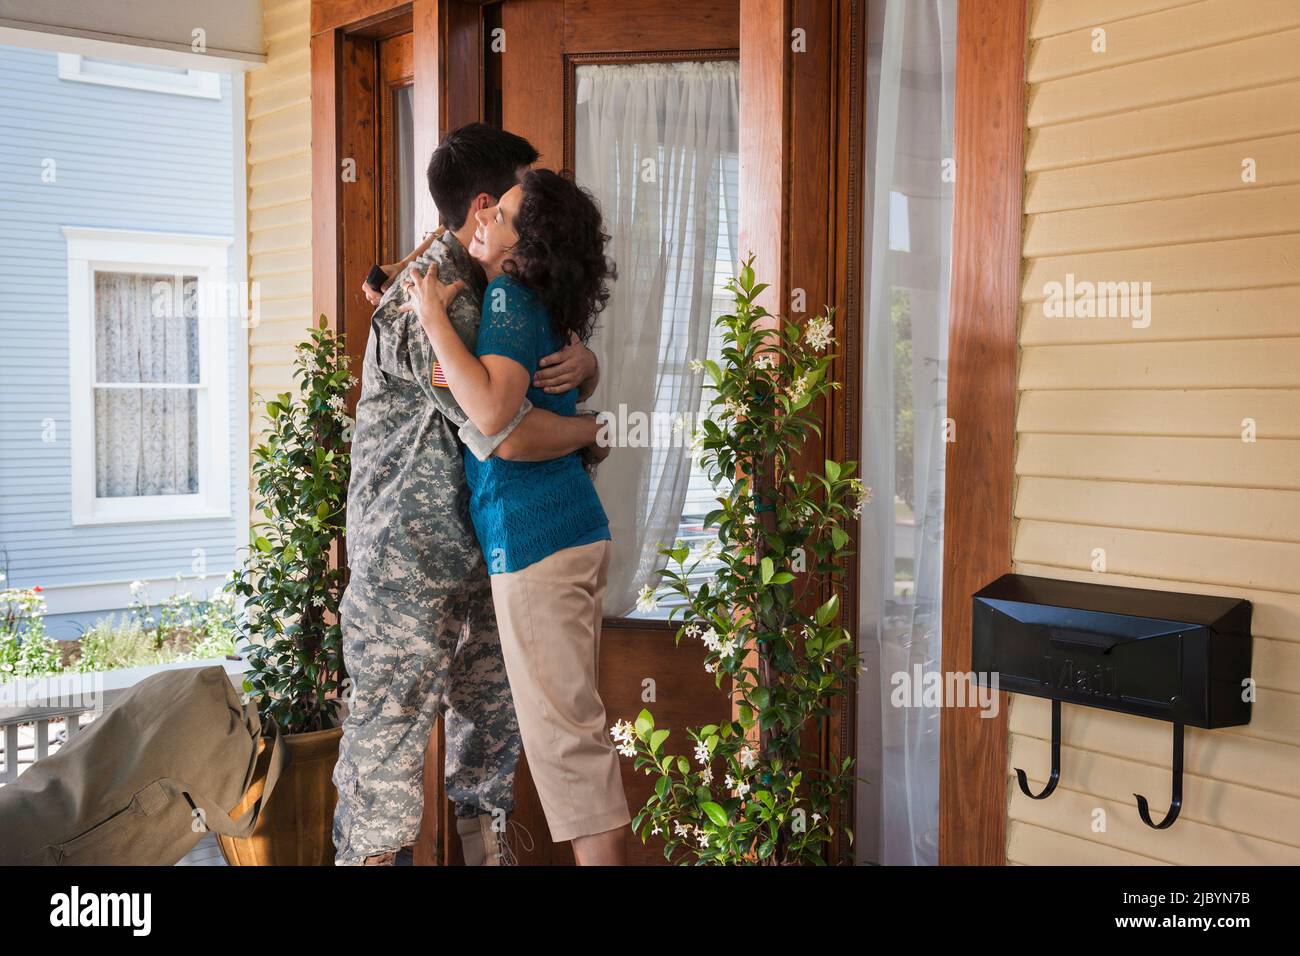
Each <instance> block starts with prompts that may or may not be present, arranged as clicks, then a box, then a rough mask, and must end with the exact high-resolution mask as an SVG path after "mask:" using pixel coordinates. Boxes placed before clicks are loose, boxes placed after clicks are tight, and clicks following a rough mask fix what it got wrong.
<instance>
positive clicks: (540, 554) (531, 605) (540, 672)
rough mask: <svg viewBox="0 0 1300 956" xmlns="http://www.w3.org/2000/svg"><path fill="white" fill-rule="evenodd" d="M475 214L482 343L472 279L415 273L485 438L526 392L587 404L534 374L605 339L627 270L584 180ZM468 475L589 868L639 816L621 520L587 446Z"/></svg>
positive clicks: (546, 769)
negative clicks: (615, 526)
mask: <svg viewBox="0 0 1300 956" xmlns="http://www.w3.org/2000/svg"><path fill="white" fill-rule="evenodd" d="M475 215H476V216H477V219H478V228H477V230H476V231H475V233H474V239H473V241H472V242H471V243H470V246H469V253H470V255H472V256H473V257H474V258H475V259H477V260H478V262H479V263H480V264H481V265H482V266H483V269H484V272H486V274H487V277H488V279H489V280H490V281H489V282H488V286H487V290H486V291H485V292H484V293H483V315H482V322H481V324H480V326H479V332H478V340H477V343H476V345H475V350H474V353H473V354H471V352H470V351H469V349H468V348H466V346H465V344H464V343H463V342H462V341H461V338H460V336H459V335H458V334H457V333H456V331H455V330H454V329H453V328H452V325H451V322H450V321H449V320H448V318H447V307H448V306H449V305H450V303H451V301H452V300H453V299H454V298H455V297H456V295H457V294H458V293H459V291H460V288H461V283H459V282H456V283H452V284H450V285H443V284H442V283H441V282H440V281H438V275H437V271H436V268H431V269H430V270H429V272H428V273H426V274H425V275H424V276H422V277H420V278H418V279H413V280H408V281H409V282H410V293H411V299H412V302H413V304H414V307H415V308H416V309H417V310H418V312H419V315H420V323H421V325H422V326H423V327H424V330H425V333H426V334H427V335H428V336H429V340H430V342H431V343H432V344H433V350H434V352H435V353H436V354H437V355H438V358H439V365H440V372H441V376H442V378H443V379H444V382H445V385H446V386H447V387H449V388H450V389H451V391H452V394H453V395H454V396H455V397H456V401H457V402H458V403H459V404H460V407H461V408H463V409H464V410H465V414H466V415H468V416H469V418H470V419H471V420H472V421H473V422H474V424H475V425H476V426H477V427H478V429H479V430H480V431H481V432H483V434H485V435H493V434H496V433H497V432H499V431H501V430H502V429H503V428H504V427H505V426H506V425H507V424H508V423H509V422H510V420H511V418H512V417H513V416H514V414H515V412H516V411H517V410H518V409H519V406H520V403H521V402H522V400H523V399H524V397H525V396H527V397H528V399H529V401H531V402H532V403H533V404H534V405H535V406H537V407H538V408H544V409H547V410H548V411H552V412H556V413H559V414H562V415H573V414H575V413H576V405H577V400H578V396H577V390H576V389H574V388H570V389H568V390H567V391H564V392H562V393H560V394H551V393H552V392H554V391H555V389H544V388H541V387H538V386H537V385H535V384H532V383H533V382H534V378H535V376H536V375H537V372H538V362H539V360H540V359H541V358H542V357H543V356H547V355H550V354H551V353H553V352H555V351H557V350H558V349H559V348H560V347H561V346H563V345H565V344H567V343H568V342H569V341H570V340H572V339H574V338H576V339H578V340H581V341H583V342H585V341H586V340H587V339H588V338H589V337H590V335H591V330H592V326H593V324H594V322H595V318H596V315H597V314H598V313H599V312H600V311H601V310H602V309H603V308H604V307H605V302H606V300H607V299H608V298H609V282H610V280H612V279H613V278H614V269H613V264H612V263H611V262H610V261H609V260H608V259H607V258H606V257H605V244H606V242H608V241H609V236H608V235H606V233H605V231H604V228H603V223H602V221H601V215H600V210H599V209H598V208H597V206H596V203H595V202H594V200H593V199H592V198H591V196H590V194H589V193H587V192H586V191H585V190H583V189H580V188H579V187H578V186H577V185H575V184H574V183H573V182H572V180H570V179H568V178H566V177H564V176H561V175H559V174H558V173H555V172H552V171H550V170H545V169H538V170H532V171H530V172H528V173H526V174H525V175H524V176H523V178H522V180H521V181H520V183H519V185H517V186H515V187H514V188H513V189H511V190H509V191H508V192H507V193H506V194H505V195H503V196H502V197H501V201H500V203H499V204H498V205H496V206H495V207H492V208H489V209H484V210H481V211H480V212H478V213H476V214H475ZM434 374H435V384H438V385H442V384H444V382H439V381H437V376H438V374H439V370H438V369H435V373H434ZM584 397H585V396H584ZM465 477H466V479H467V481H468V484H469V487H470V517H471V519H472V520H473V523H474V530H475V532H476V533H477V535H478V539H479V544H480V545H481V546H482V548H483V555H484V557H485V558H486V559H487V564H488V573H489V574H490V575H491V580H492V599H493V604H494V605H495V606H496V614H497V624H498V627H499V630H500V632H501V649H502V653H503V656H504V658H505V663H506V673H507V675H508V677H509V680H510V689H511V694H512V696H513V697H514V701H515V710H516V711H517V713H518V716H519V730H520V735H521V737H522V738H523V745H524V753H525V754H527V756H528V766H529V769H530V770H531V771H532V774H533V780H534V782H535V783H536V785H537V793H538V796H539V797H540V798H541V802H542V808H543V810H545V812H546V822H547V825H548V826H549V828H550V831H551V838H552V839H553V840H554V841H556V842H561V841H564V840H570V841H572V844H573V855H574V858H575V859H576V860H577V862H578V864H579V865H610V864H622V863H624V862H626V839H627V836H628V834H629V832H630V830H629V826H628V824H629V822H630V820H631V816H630V814H629V813H628V808H627V798H626V797H625V796H624V793H623V783H622V778H621V777H620V775H619V764H618V757H617V754H616V752H615V749H614V745H613V742H612V741H611V740H610V738H609V736H608V732H607V730H606V719H605V706H604V704H603V703H602V702H601V699H600V695H599V693H598V692H597V690H596V675H597V662H598V659H599V649H600V623H601V616H602V607H601V604H602V600H603V598H604V592H605V577H606V573H607V571H608V568H609V550H610V546H611V544H610V534H609V520H608V519H607V518H606V516H605V511H604V509H603V508H602V507H601V504H600V499H599V498H598V497H597V496H596V489H595V487H594V486H593V485H592V483H591V478H590V477H589V476H588V474H587V471H586V469H585V468H584V467H583V464H582V461H581V460H580V458H579V457H578V455H577V454H572V455H567V456H565V457H564V458H557V459H554V460H552V461H543V462H525V461H505V460H501V459H499V458H496V457H492V458H489V459H488V460H486V461H479V460H478V459H476V458H475V457H474V456H473V455H466V456H465Z"/></svg>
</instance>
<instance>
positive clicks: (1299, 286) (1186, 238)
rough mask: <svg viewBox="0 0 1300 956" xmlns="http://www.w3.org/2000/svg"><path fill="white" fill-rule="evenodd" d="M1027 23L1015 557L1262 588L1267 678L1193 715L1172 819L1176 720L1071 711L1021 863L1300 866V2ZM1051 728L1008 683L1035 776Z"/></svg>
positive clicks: (1269, 0) (1137, 578)
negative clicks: (1224, 708)
mask: <svg viewBox="0 0 1300 956" xmlns="http://www.w3.org/2000/svg"><path fill="white" fill-rule="evenodd" d="M1098 27H1100V28H1103V29H1104V30H1105V43H1106V51H1105V52H1094V51H1093V49H1092V45H1093V42H1094V34H1093V31H1094V29H1095V28H1098ZM1030 37H1031V43H1030V49H1029V65H1028V81H1029V89H1028V94H1029V97H1028V126H1029V135H1028V147H1027V156H1026V161H1025V164H1026V192H1025V223H1024V225H1025V233H1024V256H1025V262H1024V271H1023V274H1022V275H1023V295H1022V299H1023V308H1022V318H1021V332H1020V343H1021V346H1022V353H1021V366H1020V403H1019V412H1018V423H1017V430H1018V448H1017V454H1016V475H1017V482H1016V499H1015V519H1016V521H1015V544H1014V558H1015V566H1016V570H1017V571H1021V572H1024V573H1029V574H1041V575H1046V576H1050V577H1060V578H1070V579H1077V580H1089V581H1100V582H1103V583H1111V584H1122V585H1130V586H1134V587H1144V588H1161V589H1167V590H1187V591H1197V592H1203V593H1209V594H1223V595H1233V596H1241V597H1245V598H1248V599H1250V600H1251V601H1252V602H1254V607H1255V611H1254V633H1255V643H1254V676H1255V679H1256V681H1257V683H1258V686H1259V690H1258V699H1257V702H1256V705H1255V709H1254V717H1253V719H1252V722H1251V724H1250V725H1249V726H1248V727H1242V728H1234V729H1230V730H1216V731H1202V730H1196V729H1193V728H1189V729H1188V731H1187V749H1186V757H1187V766H1186V775H1185V777H1184V804H1183V812H1182V816H1181V817H1180V818H1179V820H1178V822H1177V823H1176V824H1175V825H1174V826H1173V828H1172V829H1170V830H1167V831H1160V832H1158V831H1155V830H1151V829H1148V828H1147V827H1146V826H1144V825H1143V824H1142V822H1141V820H1140V819H1139V817H1138V815H1137V809H1136V806H1135V801H1134V799H1133V793H1134V792H1135V791H1136V792H1138V793H1142V794H1144V795H1146V796H1147V797H1148V798H1149V799H1150V800H1151V804H1152V812H1153V815H1154V816H1155V817H1156V818H1159V817H1160V816H1162V815H1163V814H1164V812H1165V809H1166V807H1167V806H1168V801H1169V787H1170V771H1169V760H1170V725H1169V724H1166V723H1162V722H1157V721H1150V720H1141V719H1138V718H1130V717H1124V716H1120V715H1115V714H1110V713H1106V712H1103V711H1099V710H1094V709H1089V708H1082V707H1072V706H1068V705H1067V706H1066V707H1065V709H1064V740H1063V743H1064V747H1063V749H1062V779H1061V785H1060V787H1058V789H1057V790H1056V792H1055V793H1054V794H1053V795H1052V796H1051V797H1050V798H1049V799H1047V800H1044V801H1034V800H1030V799H1028V798H1026V797H1024V796H1023V795H1022V794H1021V793H1020V791H1019V788H1018V787H1017V786H1016V785H1015V779H1014V776H1011V777H1009V779H1008V794H1009V798H1008V800H1009V802H1008V815H1009V821H1008V834H1007V856H1008V859H1009V861H1010V862H1013V863H1029V864H1033V863H1097V864H1124V863H1171V864H1191V863H1211V864H1215V863H1224V864H1226V863H1257V864H1258V863H1291V864H1295V863H1300V391H1298V389H1300V3H1297V2H1296V0H1200V2H1189V0H1035V2H1034V3H1033V4H1032V7H1031V28H1030ZM1247 159H1253V160H1255V164H1256V170H1257V181H1256V182H1254V183H1248V182H1243V179H1242V172H1243V166H1242V163H1243V161H1244V160H1247ZM1067 273H1074V274H1075V275H1076V277H1077V278H1078V279H1079V280H1083V279H1090V280H1102V281H1137V282H1144V281H1145V282H1150V283H1151V284H1152V293H1153V294H1152V313H1151V324H1150V327H1149V328H1145V329H1140V328H1134V327H1133V326H1132V324H1131V322H1130V321H1128V320H1125V319H1122V318H1120V319H1115V318H1110V319H1072V318H1048V317H1046V316H1045V315H1044V309H1043V303H1042V300H1043V298H1044V295H1045V292H1044V285H1045V283H1048V282H1051V281H1054V280H1055V281H1064V279H1065V275H1066V274H1067ZM1245 418H1252V419H1254V420H1255V422H1256V423H1257V428H1258V440H1257V441H1256V442H1254V443H1246V442H1243V441H1242V419H1245ZM1096 548H1102V549H1104V550H1105V558H1106V563H1107V573H1105V574H1099V573H1095V572H1093V571H1092V570H1091V567H1092V563H1093V560H1094V557H1093V550H1094V549H1096ZM1049 721H1050V705H1049V704H1048V703H1047V702H1046V701H1042V700H1039V699H1035V698H1030V697H1016V698H1014V699H1013V704H1012V709H1011V731H1012V733H1011V740H1010V748H1011V753H1010V760H1009V766H1010V767H1016V766H1019V767H1024V768H1025V769H1026V770H1027V771H1028V772H1029V774H1030V777H1031V780H1033V781H1034V786H1035V788H1036V789H1037V788H1041V786H1042V785H1043V783H1044V781H1045V779H1046V773H1047V768H1048V767H1049V751H1048V738H1049V736H1050V733H1049V729H1050V724H1049ZM1098 808H1100V809H1101V810H1104V811H1105V830H1104V832H1097V831H1096V830H1095V829H1094V820H1095V817H1094V811H1095V810H1096V809H1098Z"/></svg>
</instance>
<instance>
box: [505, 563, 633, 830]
mask: <svg viewBox="0 0 1300 956" xmlns="http://www.w3.org/2000/svg"><path fill="white" fill-rule="evenodd" d="M609 555H610V542H608V541H594V542H592V543H591V544H584V545H579V546H578V547H574V548H564V549H563V550H561V551H557V552H556V553H555V554H553V555H551V556H550V557H547V558H543V559H542V560H541V561H537V562H535V563H533V564H530V565H528V566H527V567H526V568H522V569H521V570H519V571H513V572H510V573H506V574H494V575H492V600H493V604H494V605H495V606H496V612H497V628H498V630H499V631H500V634H501V652H502V655H503V656H504V658H505V662H506V674H507V676H508V678H509V680H510V693H511V695H512V696H513V697H514V701H515V712H516V714H517V715H518V719H519V733H520V736H521V737H522V738H523V745H524V753H525V755H527V757H528V768H529V770H530V771H531V772H532V775H533V782H534V784H535V785H536V787H537V794H538V796H539V797H540V798H541V802H542V809H543V810H544V811H545V813H546V823H547V826H548V827H549V828H550V831H551V839H552V840H553V841H555V842H556V843H560V842H564V841H567V840H572V839H574V838H575V837H581V836H590V835H591V834H594V833H604V832H605V831H607V830H613V829H615V828H617V827H621V826H624V825H625V824H627V823H630V822H631V819H632V817H631V814H630V813H629V812H628V808H627V797H626V796H625V795H624V793H623V780H622V777H621V776H620V774H619V763H618V752H617V751H616V750H615V747H614V742H613V740H612V739H610V736H609V724H608V721H607V719H606V716H605V705H604V704H603V703H602V702H601V699H600V694H599V693H598V692H597V690H596V676H597V674H598V665H599V660H600V621H601V616H602V613H603V602H604V597H605V578H606V575H607V573H608V570H609Z"/></svg>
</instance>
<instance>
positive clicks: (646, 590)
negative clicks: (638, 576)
mask: <svg viewBox="0 0 1300 956" xmlns="http://www.w3.org/2000/svg"><path fill="white" fill-rule="evenodd" d="M658 606H659V601H658V599H657V598H656V597H655V592H654V588H652V587H650V585H648V584H647V585H645V586H644V587H642V588H641V590H640V591H638V592H637V595H636V609H637V610H638V611H642V612H646V611H653V610H654V609H655V608H657V607H658Z"/></svg>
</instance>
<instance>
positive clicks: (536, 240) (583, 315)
mask: <svg viewBox="0 0 1300 956" xmlns="http://www.w3.org/2000/svg"><path fill="white" fill-rule="evenodd" d="M519 185H520V186H521V187H522V188H523V194H524V195H523V201H522V202H520V204H519V211H518V212H517V213H516V214H515V221H514V227H515V232H516V233H518V235H519V239H518V240H517V241H516V242H515V244H514V246H513V247H511V249H510V254H509V257H508V258H507V259H506V261H505V262H503V263H502V265H501V268H502V271H503V272H505V273H507V274H508V275H511V276H513V277H514V278H516V279H517V280H519V281H520V282H521V283H523V284H524V285H525V286H527V287H528V288H529V289H531V290H532V291H533V292H534V293H535V294H536V295H537V296H538V297H539V298H540V299H541V300H542V303H543V304H544V305H545V306H546V309H547V311H548V312H549V313H550V315H551V326H552V327H553V328H554V329H555V332H556V334H557V335H558V336H559V337H560V339H561V340H562V341H564V342H568V339H569V333H570V332H574V333H576V334H577V336H578V338H579V339H580V340H581V341H583V342H586V341H587V340H588V339H590V338H591V332H592V328H593V327H594V326H595V323H596V316H597V315H599V314H600V312H601V311H602V310H604V308H605V304H606V302H608V301H609V284H610V282H612V281H613V280H614V279H616V278H617V277H618V272H617V270H616V269H615V267H614V263H613V261H612V260H610V259H608V258H606V256H605V243H607V242H609V234H608V233H606V232H605V228H604V220H603V219H602V218H601V215H600V207H599V206H597V205H596V200H595V199H593V198H592V195H591V193H589V192H588V191H587V190H585V189H583V188H582V187H580V186H579V185H578V184H577V183H575V182H574V181H573V178H572V176H571V175H570V174H568V173H567V172H566V173H564V174H561V173H557V172H555V171H554V170H550V169H534V170H530V171H529V172H527V173H525V174H524V176H523V178H522V179H521V180H520V181H519Z"/></svg>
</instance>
